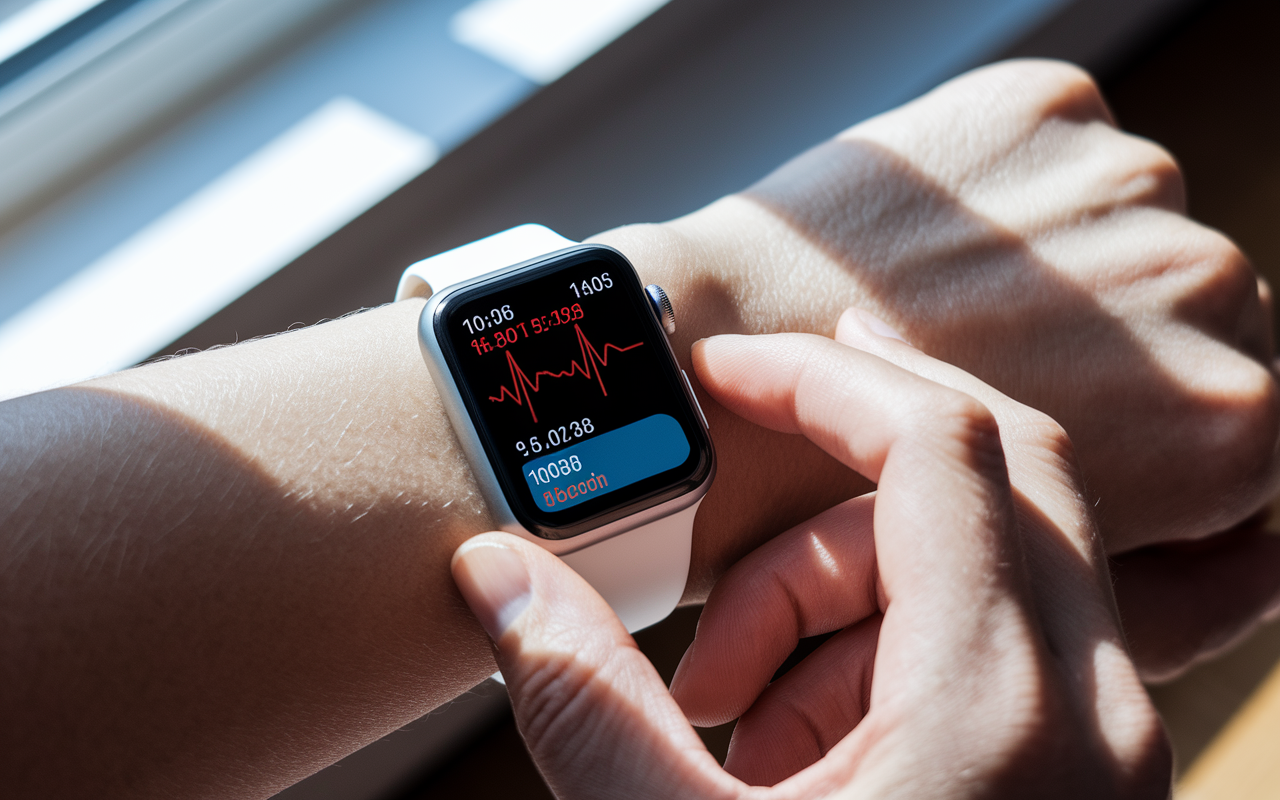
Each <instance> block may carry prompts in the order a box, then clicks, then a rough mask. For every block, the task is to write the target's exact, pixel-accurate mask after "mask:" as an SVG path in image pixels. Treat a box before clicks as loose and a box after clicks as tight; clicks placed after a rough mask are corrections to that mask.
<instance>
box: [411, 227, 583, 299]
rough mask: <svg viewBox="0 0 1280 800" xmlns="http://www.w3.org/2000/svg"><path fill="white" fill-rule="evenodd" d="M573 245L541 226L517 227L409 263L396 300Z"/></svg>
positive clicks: (427, 294) (439, 288) (423, 295)
mask: <svg viewBox="0 0 1280 800" xmlns="http://www.w3.org/2000/svg"><path fill="white" fill-rule="evenodd" d="M575 244H578V243H577V242H575V241H573V240H572V239H566V238H565V237H563V236H561V235H560V234H558V233H556V232H555V231H553V230H551V229H550V228H548V227H546V226H544V225H518V226H516V227H514V228H509V229H507V230H505V231H502V232H501V233H495V234H493V235H492V236H486V237H484V238H483V239H478V240H476V241H474V242H471V243H470V244H464V245H462V246H461V247H455V248H453V249H452V250H446V251H445V252H443V253H441V254H439V255H435V256H432V257H431V258H424V259H423V260H421V261H418V262H416V263H414V264H410V265H409V268H408V269H406V270H405V271H404V275H402V276H401V277H400V285H399V286H398V287H397V288H396V300H405V299H407V298H410V297H430V296H431V295H433V294H435V293H436V292H438V291H440V290H441V289H443V288H445V287H446V286H452V285H454V284H455V283H462V282H463V281H467V280H471V279H472V278H476V277H479V276H480V275H484V274H485V273H486V272H493V271H494V270H496V269H502V268H503V267H509V266H512V265H513V264H519V263H520V262H521V261H528V260H529V259H531V258H537V257H538V256H542V255H546V254H548V253H554V252H555V251H557V250H563V249H565V248H566V247H573V246H574V245H575Z"/></svg>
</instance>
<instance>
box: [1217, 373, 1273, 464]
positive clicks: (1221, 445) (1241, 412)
mask: <svg viewBox="0 0 1280 800" xmlns="http://www.w3.org/2000/svg"><path fill="white" fill-rule="evenodd" d="M1237 362H1238V363H1237V366H1236V367H1235V368H1234V369H1232V370H1231V373H1232V374H1231V375H1230V376H1228V377H1227V380H1226V381H1225V382H1224V384H1223V388H1224V389H1225V390H1226V391H1227V392H1228V393H1229V395H1228V397H1227V402H1226V404H1225V405H1226V408H1225V413H1222V414H1219V415H1218V416H1219V418H1220V419H1219V421H1218V424H1217V425H1215V426H1214V427H1216V428H1218V429H1219V431H1220V433H1219V436H1218V438H1219V442H1218V449H1219V451H1220V452H1222V453H1223V454H1224V456H1225V458H1226V460H1227V463H1226V464H1225V465H1224V473H1223V476H1222V477H1223V478H1226V479H1228V480H1231V481H1232V483H1234V484H1236V485H1240V484H1242V483H1245V482H1247V481H1249V480H1250V479H1252V478H1256V477H1258V476H1260V475H1262V474H1264V473H1266V471H1267V470H1268V468H1269V466H1270V464H1271V461H1272V459H1273V458H1274V454H1275V446H1276V440H1277V433H1278V432H1280V387H1277V385H1276V381H1275V377H1274V376H1273V375H1272V373H1271V372H1270V371H1269V370H1267V369H1266V368H1265V367H1263V366H1262V365H1261V364H1258V363H1257V362H1254V361H1252V360H1249V359H1243V358H1241V359H1237Z"/></svg>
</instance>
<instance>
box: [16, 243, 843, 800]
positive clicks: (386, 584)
mask: <svg viewBox="0 0 1280 800" xmlns="http://www.w3.org/2000/svg"><path fill="white" fill-rule="evenodd" d="M679 229H680V225H679V224H677V225H675V226H670V227H668V226H639V227H636V228H630V229H625V230H622V231H617V232H614V233H612V234H608V235H606V236H604V237H602V238H603V239H605V240H607V241H610V242H612V243H615V244H617V245H619V246H620V248H621V249H622V250H623V251H624V252H626V253H628V254H629V255H632V256H633V258H634V259H635V263H636V265H637V267H638V268H639V270H640V271H641V276H642V278H643V279H644V280H646V281H649V282H658V283H660V284H662V285H663V286H665V287H667V288H668V289H669V290H670V291H671V294H672V297H673V300H674V302H675V304H676V307H677V310H678V314H679V323H680V327H679V329H678V337H677V340H676V342H675V349H676V351H677V353H678V355H679V357H680V359H681V360H682V361H683V362H684V366H685V367H686V369H688V370H689V373H690V374H691V375H692V374H693V371H692V369H691V368H690V366H689V364H688V360H687V359H688V353H689V345H690V344H691V343H692V341H694V340H695V339H697V338H700V337H702V336H706V335H710V334H712V333H719V332H724V331H746V330H751V331H755V330H766V329H773V328H774V327H776V326H778V325H786V326H789V327H790V328H791V329H800V330H819V329H826V328H829V327H830V325H831V321H832V320H833V319H834V314H832V313H829V311H830V309H827V308H826V307H825V305H823V306H821V307H819V306H817V305H815V304H814V303H813V298H807V297H805V296H804V295H803V294H800V295H795V294H793V295H791V296H790V298H789V299H787V298H786V297H784V296H783V295H781V294H779V293H778V288H777V286H776V281H775V280H774V278H773V277H769V276H764V275H760V274H754V275H753V274H748V273H747V272H746V271H743V270H740V269H738V268H736V267H734V266H733V265H730V264H725V263H723V262H722V261H721V260H720V259H718V258H716V257H714V256H713V255H711V254H710V251H708V250H706V249H705V246H704V244H702V243H701V240H700V239H699V238H698V236H696V235H693V234H690V233H688V232H685V233H684V234H681V233H679V232H678V231H679ZM696 229H697V226H696V225H695V226H694V228H693V230H696ZM806 306H807V308H806ZM421 307H422V302H421V301H406V302H402V303H396V304H393V305H390V306H386V307H383V308H379V309H375V310H372V311H369V312H366V313H363V314H359V315H355V316H352V317H349V318H346V319H343V320H340V321H336V322H332V323H328V324H325V325H321V326H317V327H315V328H311V329H306V330H301V331H296V332H293V333H289V334H287V335H284V336H278V337H273V338H269V339H266V340H262V341H257V342H251V343H246V344H242V345H238V346H236V347H233V348H226V349H221V350H215V351H211V352H206V353H201V354H199V355H196V356H189V357H185V358H181V359H175V360H172V361H166V362H162V363H159V364H154V365H150V366H147V367H143V368H140V369H136V370H131V371H128V372H124V373H120V374H117V375H112V376H108V377H106V378H103V379H100V380H97V381H93V382H90V383H88V384H83V385H81V386H79V387H73V388H70V389H64V390H58V391H54V392H49V393H44V394H41V395H35V396H32V397H28V398H22V399H19V400H15V401H11V402H9V403H5V404H3V405H0V436H2V437H3V439H2V440H0V441H2V442H3V444H2V445H0V450H2V451H3V457H0V486H3V487H4V488H3V489H0V491H2V492H3V493H4V502H3V512H0V513H4V514H5V516H4V518H3V523H2V526H3V527H2V529H3V531H4V536H3V540H2V541H0V557H2V558H3V561H2V562H0V563H3V573H2V574H0V579H2V581H3V588H0V592H2V593H3V600H2V602H3V607H4V608H5V609H6V612H7V615H6V622H5V627H6V628H7V630H5V631H3V636H2V639H0V640H2V641H4V642H5V644H4V645H3V647H4V649H5V651H6V653H5V659H4V660H5V662H6V663H8V664H10V665H11V670H12V671H11V673H10V679H9V680H8V681H6V685H5V687H4V689H3V702H2V703H0V716H3V717H5V718H6V719H8V720H10V724H9V725H6V726H5V731H6V735H7V736H8V738H9V741H7V742H5V743H4V747H5V751H6V753H7V755H6V757H5V759H4V760H3V763H4V764H5V767H4V769H5V771H9V772H11V774H10V775H9V776H6V777H5V782H6V784H8V785H23V780H24V779H23V777H22V773H23V772H25V773H26V775H27V777H28V778H30V779H32V780H33V781H34V783H32V784H30V787H31V789H32V790H35V789H36V788H37V786H40V785H41V784H40V782H41V781H47V780H57V781H84V785H83V786H81V787H80V788H82V789H87V787H88V786H94V787H95V788H97V789H100V790H101V791H100V792H99V793H100V795H103V796H105V795H110V794H111V791H110V787H116V788H119V789H124V788H126V787H128V790H129V792H130V793H136V794H142V795H146V794H149V793H152V794H170V793H178V792H181V793H183V794H189V793H192V787H208V789H209V790H210V791H211V792H213V793H219V792H222V791H225V790H226V789H228V788H229V787H233V786H240V787H242V788H244V789H246V790H247V792H246V793H247V794H249V795H253V794H269V793H270V792H271V791H274V790H276V789H278V788H280V787H281V786H284V785H287V784H288V783H290V782H292V781H294V780H296V779H298V778H299V777H302V776H304V775H306V774H308V773H309V772H311V771H314V770H315V769H317V768H319V767H321V766H323V765H325V764H327V763H330V762H331V761H333V760H335V759H336V758H338V757H340V756H341V755H343V754H345V753H347V752H350V751H351V750H353V749H355V748H357V747H359V746H360V745H362V744H364V743H366V742H368V741H371V740H373V739H374V738H377V737H378V736H380V735H382V734H384V733H386V732H388V731H389V730H392V729H394V728H395V727H398V726H400V725H402V724H404V723H406V722H408V721H410V720H412V719H414V718H416V717H418V716H420V715H422V714H423V713H425V712H426V711H427V710H429V709H431V708H433V707H435V706H437V705H439V704H440V703H442V702H444V701H446V700H448V699H450V698H452V697H454V696H456V695H457V694H459V693H460V692H462V691H464V690H465V689H466V688H468V687H470V686H472V685H474V684H475V683H477V682H478V681H480V680H482V679H483V678H484V676H486V675H488V674H489V673H491V672H492V671H493V670H494V665H493V662H492V658H491V655H490V650H489V645H488V643H487V640H486V638H485V637H484V635H483V633H482V632H481V630H480V629H479V627H478V626H477V625H476V624H475V622H474V620H473V618H472V617H471V615H470V613H469V612H468V611H467V610H466V609H465V606H464V605H463V604H462V602H461V600H460V598H459V597H458V595H457V594H456V590H455V588H454V585H453V581H452V579H451V578H450V576H449V569H448V564H449V559H450V556H451V555H452V553H453V551H454V549H455V548H456V547H457V546H458V544H460V543H461V542H462V541H463V540H464V539H466V538H467V537H469V536H471V535H473V534H475V533H478V532H481V531H484V530H487V529H490V528H492V527H493V523H492V521H491V519H490V518H489V516H488V514H487V511H486V509H485V506H484V502H483V500H482V498H481V497H480V496H479V494H478V492H477V488H476V485H475V483H474V481H473V479H472V476H471V472H470V468H469V465H468V464H467V462H466V459H465V458H464V456H463V455H462V453H461V450H460V448H459V447H458V445H457V442H456V440H455V438H454V435H453V431H452V427H451V426H450V424H449V421H448V419H447V418H446V417H445V415H444V413H443V410H442V408H441V405H440V401H439V398H438V395H437V394H436V392H435V389H434V387H433V386H432V385H431V381H430V377H429V375H428V373H427V370H426V367H425V365H424V364H423V362H422V359H421V356H420V354H419V353H418V348H417V343H416V338H415V337H416V325H415V323H416V319H417V315H418V313H419V312H420V310H421ZM765 308H770V309H772V311H771V312H770V313H764V314H761V313H758V312H760V311H761V310H762V309H765ZM703 403H704V407H705V408H706V410H707V413H708V416H709V417H710V419H711V426H712V433H713V434H714V436H715V440H716V444H717V447H718V448H719V454H720V476H719V479H718V481H717V483H716V485H715V486H714V487H713V490H712V492H711V494H710V495H709V496H708V498H707V500H706V503H705V504H704V506H703V511H702V513H701V514H700V515H699V518H698V528H697V531H696V534H695V545H694V547H695V563H694V567H693V580H692V581H691V582H690V588H689V591H688V597H689V598H690V599H700V598H701V597H704V596H705V593H706V591H707V590H708V589H709V587H710V585H711V583H712V581H713V580H714V577H715V576H716V575H717V574H718V573H719V572H720V571H721V570H722V569H723V568H724V566H726V565H727V564H728V563H731V562H732V561H733V560H735V559H736V557H737V556H738V555H740V554H741V553H744V552H747V551H748V550H750V549H751V548H752V547H753V546H754V545H755V544H756V543H758V542H759V541H762V540H763V539H764V538H767V537H768V536H771V535H773V534H774V533H776V532H777V531H778V530H781V529H783V528H785V527H786V526H787V525H789V524H791V523H794V522H796V521H798V520H800V519H803V518H804V517H805V516H806V515H809V514H811V513H812V512H813V511H815V510H817V509H819V508H821V507H825V506H826V505H830V504H831V503H833V502H835V501H836V500H838V499H842V498H843V497H847V496H848V495H849V494H850V493H852V492H855V491H857V487H856V486H855V485H852V484H851V482H850V479H849V478H848V477H847V473H842V472H840V471H836V470H827V469H826V466H827V463H828V462H827V460H826V458H827V457H826V456H823V455H821V454H820V452H819V451H817V450H816V448H814V447H813V446H812V445H810V444H808V443H807V442H806V441H805V440H803V439H801V438H800V437H792V436H783V435H780V434H775V433H770V432H766V431H764V430H762V429H759V428H756V427H754V426H750V425H747V424H746V423H744V422H742V421H741V420H738V419H737V418H735V417H732V416H730V415H728V414H725V413H723V412H722V411H721V410H719V409H718V408H717V407H715V406H714V404H712V403H710V402H709V401H708V399H707V398H706V397H705V396H704V397H703ZM784 464H785V465H786V468H785V469H780V468H779V466H780V465H784ZM824 476H832V477H824ZM282 742H288V743H289V744H288V747H287V749H286V751H285V752H284V754H283V755H282V746H281V743H282ZM59 761H62V762H63V763H61V764H59ZM14 771H16V773H17V774H13V772H14ZM42 788H43V789H44V790H46V791H52V792H53V793H55V794H58V793H62V794H74V793H75V791H74V787H71V786H66V785H62V786H59V787H56V789H55V787H53V786H49V785H47V784H46V785H44V786H43V787H42Z"/></svg>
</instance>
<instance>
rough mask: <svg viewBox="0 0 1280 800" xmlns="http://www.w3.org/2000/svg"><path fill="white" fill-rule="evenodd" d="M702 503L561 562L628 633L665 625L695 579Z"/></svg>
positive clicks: (620, 535)
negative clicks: (692, 562) (692, 559)
mask: <svg viewBox="0 0 1280 800" xmlns="http://www.w3.org/2000/svg"><path fill="white" fill-rule="evenodd" d="M701 504H702V500H701V499H699V500H698V502H696V503H694V504H693V505H691V506H689V507H688V508H686V509H684V510H683V511H677V512H676V513H674V514H672V515H671V516H669V517H663V518H662V519H659V520H655V521H653V522H650V523H649V524H648V525H641V526H640V527H639V528H634V529H632V530H629V531H627V532H625V533H620V534H618V535H617V536H613V537H611V538H609V539H605V540H604V541H603V542H599V543H597V544H594V545H592V546H590V547H587V548H584V549H582V550H578V551H577V552H574V553H569V554H567V555H563V556H561V557H560V558H561V560H563V561H564V562H565V563H566V564H568V565H569V566H571V567H573V571H574V572H576V573H578V574H579V575H581V576H582V577H584V578H586V579H587V583H589V584H591V585H592V586H594V587H595V589H596V591H597V592H599V593H600V596H601V597H603V598H604V599H605V601H606V602H608V603H609V605H610V606H612V607H613V610H614V612H616V613H617V615H618V618H619V619H621V620H622V624H624V625H626V626H627V630H628V631H631V632H635V631H638V630H640V629H641V628H647V627H649V626H650V625H653V624H654V623H656V622H661V621H662V620H664V619H666V618H667V616H668V615H669V614H670V613H671V612H672V611H674V610H675V608H676V605H677V604H679V602H680V598H681V597H682V596H683V595H684V585H685V583H686V582H687V581H688V579H689V554H690V552H691V550H692V546H693V518H694V516H695V515H696V514H697V513H698V506H700V505H701Z"/></svg>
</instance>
